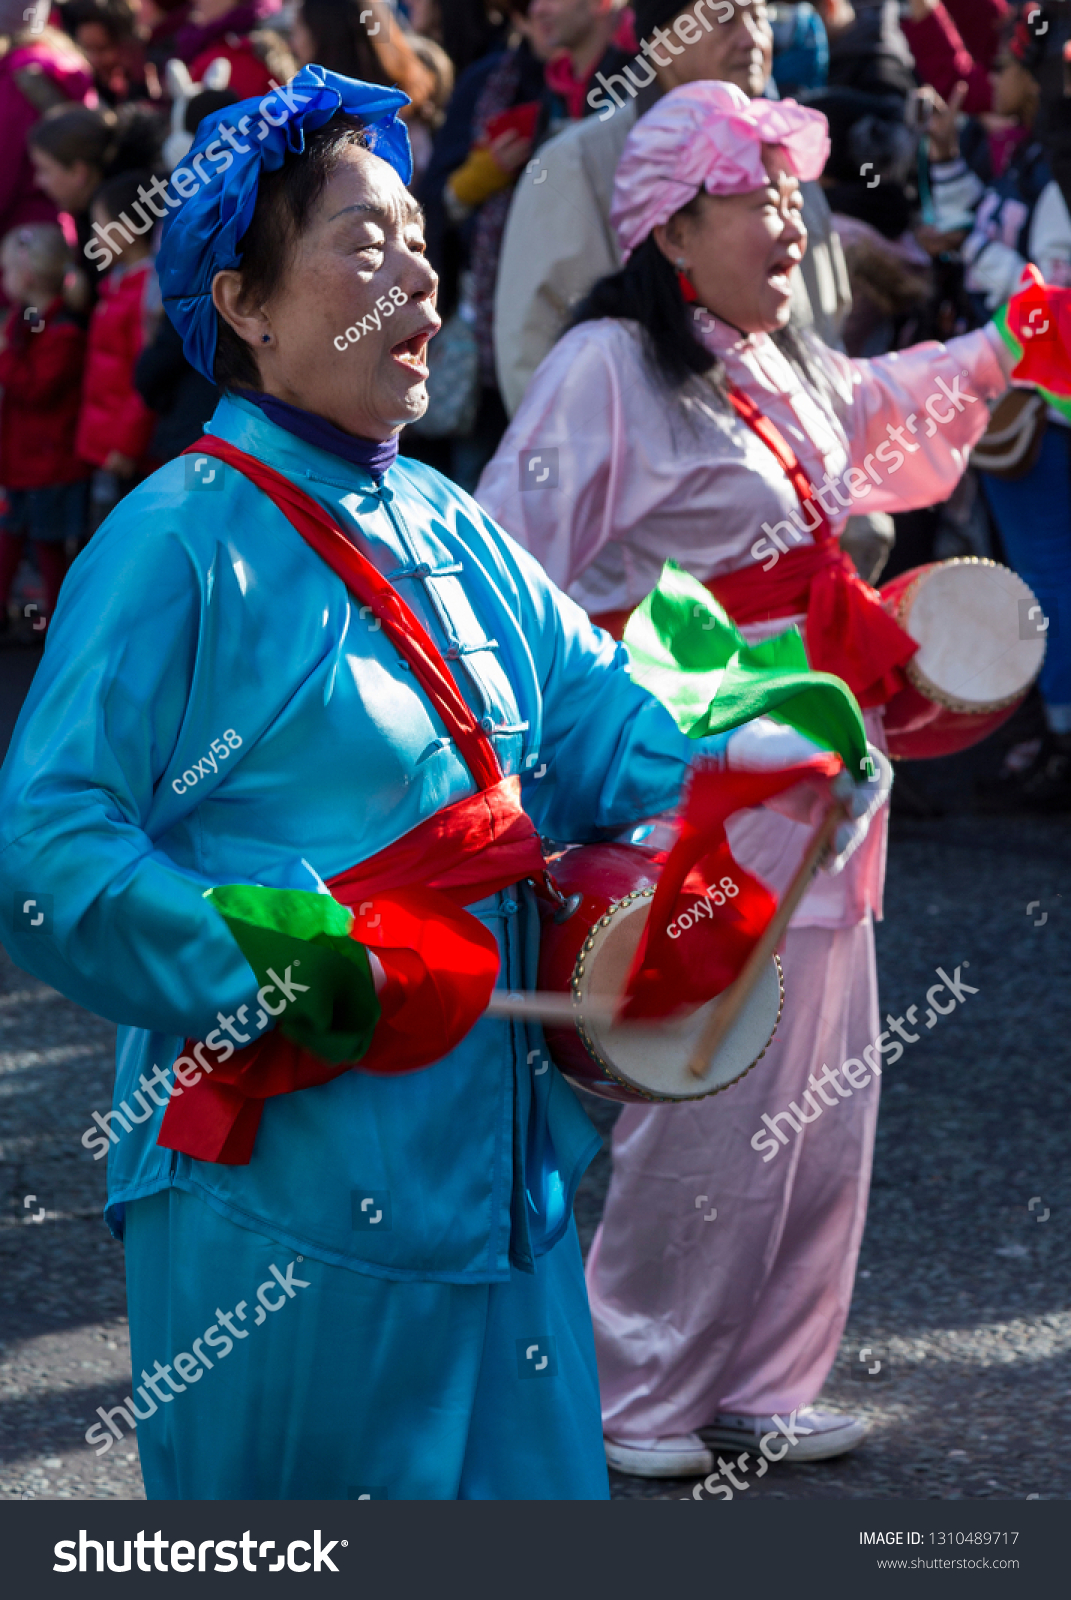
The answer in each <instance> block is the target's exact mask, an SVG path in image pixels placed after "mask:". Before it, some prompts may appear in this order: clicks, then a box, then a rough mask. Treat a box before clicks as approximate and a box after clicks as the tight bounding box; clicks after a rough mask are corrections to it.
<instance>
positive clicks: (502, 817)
mask: <svg viewBox="0 0 1071 1600" xmlns="http://www.w3.org/2000/svg"><path fill="white" fill-rule="evenodd" d="M191 450H192V451H195V452H196V453H198V454H200V455H213V456H217V457H219V458H220V459H221V460H223V461H225V462H227V463H228V464H229V465H230V466H232V467H235V468H236V469H237V470H238V471H239V472H243V473H245V474H246V476H248V477H249V478H251V479H252V480H253V482H254V483H256V484H257V485H258V486H259V487H260V488H261V489H263V490H264V492H265V493H266V494H268V495H269V496H270V497H271V499H272V500H274V502H275V504H276V505H277V506H278V507H279V509H280V510H281V511H282V512H283V513H284V514H285V515H286V516H287V517H288V518H289V520H290V521H291V522H292V524H293V525H294V527H295V528H296V529H297V530H298V532H299V533H300V534H301V535H302V537H303V538H305V539H306V540H307V541H308V543H309V544H310V545H312V547H313V549H315V550H316V551H317V553H318V554H319V555H321V556H322V557H323V559H324V560H325V561H326V562H327V563H328V565H329V566H330V567H331V568H332V570H333V571H334V572H336V573H337V574H338V576H339V577H340V578H342V580H343V581H344V582H345V584H346V585H347V587H348V588H349V589H350V591H351V592H352V593H353V594H354V595H355V596H356V597H357V599H358V600H360V601H362V602H363V603H364V604H366V605H368V606H369V607H370V608H371V609H372V611H373V612H374V614H375V615H376V616H377V617H378V618H379V619H380V620H381V622H382V624H383V631H384V632H385V633H386V634H387V636H388V637H389V638H390V640H391V642H392V643H393V644H394V645H395V646H396V647H397V649H398V650H399V652H400V653H401V654H402V655H403V656H404V657H405V659H406V660H407V661H408V662H409V664H410V665H411V667H412V669H413V672H414V675H415V676H416V677H417V679H418V681H419V682H420V683H421V685H422V686H423V688H424V689H425V690H426V692H427V694H428V696H429V698H430V700H431V702H432V704H433V705H434V707H435V709H436V710H437V711H438V713H439V715H440V717H441V718H442V721H443V724H444V726H445V727H446V730H447V733H448V734H449V735H450V737H451V738H452V739H453V740H454V742H455V744H456V745H457V748H458V750H459V752H460V753H461V754H462V755H463V757H464V759H465V761H466V764H467V765H468V766H469V768H470V770H471V771H472V773H473V777H474V778H475V780H476V782H477V784H478V785H479V788H478V791H477V793H476V794H474V795H470V796H468V797H466V798H465V799H462V800H458V801H456V802H455V803H454V804H453V805H450V806H447V807H445V808H444V809H443V810H442V811H439V812H437V813H436V814H435V815H434V816H431V817H429V818H427V819H426V821H424V822H422V823H421V824H420V825H419V826H418V827H416V828H414V829H413V830H412V831H411V832H410V833H408V834H405V835H404V836H403V837H402V838H401V839H398V840H396V841H395V843H394V844H392V845H389V846H388V847H387V848H386V849H384V850H380V851H378V852H377V854H376V855H374V856H370V857H369V858H368V859H367V860H365V861H362V862H359V863H358V864H357V865H355V866H353V867H350V868H348V869H347V870H346V871H345V872H341V873H339V874H338V875H337V876H336V877H334V878H331V879H329V880H328V884H327V887H328V888H329V889H330V890H331V892H332V894H333V895H334V897H335V899H336V900H338V901H340V902H341V903H342V904H343V905H346V906H348V907H350V908H351V909H353V910H354V913H355V915H354V923H353V929H352V934H353V937H354V938H355V939H357V940H359V942H360V943H361V944H363V945H365V946H366V947H368V948H369V949H374V950H375V951H376V954H377V955H378V956H379V959H380V961H381V962H382V964H383V967H384V970H385V972H386V974H387V978H388V983H387V987H386V989H385V991H384V992H383V994H381V995H380V1005H381V1008H382V1015H381V1017H380V1020H379V1022H378V1023H377V1025H376V1030H375V1034H374V1036H373V1039H372V1043H371V1045H370V1046H369V1049H368V1050H367V1051H366V1053H365V1055H364V1056H363V1057H362V1058H361V1060H360V1063H359V1064H360V1067H361V1070H362V1071H368V1072H379V1073H393V1072H404V1071H411V1070H413V1069H414V1068H417V1067H421V1066H427V1065H429V1064H430V1063H431V1062H432V1061H437V1060H438V1059H440V1057H442V1056H443V1055H446V1054H447V1053H448V1052H449V1051H450V1050H452V1049H453V1048H454V1047H455V1046H456V1045H457V1044H459V1043H460V1042H461V1040H462V1039H463V1038H464V1037H465V1035H466V1034H467V1033H468V1031H469V1030H470V1028H471V1027H472V1026H473V1024H474V1023H475V1022H476V1020H477V1018H478V1017H479V1016H480V1015H481V1014H482V1012H483V1011H484V1010H485V1008H486V1006H487V1001H488V999H489V997H490V994H491V990H492V989H493V988H494V985H495V981H496V978H497V975H498V964H499V963H498V946H497V943H496V941H495V938H494V935H493V934H492V933H491V932H490V931H489V930H488V929H486V928H485V927H484V926H483V924H482V923H481V922H480V921H479V920H478V919H477V918H476V917H473V916H472V915H470V914H469V913H468V912H466V911H464V910H462V907H463V906H465V905H472V904H474V903H475V902H476V901H478V900H482V899H484V898H485V897H486V896H487V895H490V894H494V893H495V892H496V891H498V890H500V889H504V888H506V887H507V886H508V885H509V884H512V883H516V882H518V881H519V880H521V879H523V878H526V877H534V876H539V875H541V874H542V872H543V869H544V862H543V852H542V849H541V847H540V843H539V837H538V835H537V833H536V830H535V827H534V825H533V823H532V822H531V820H530V818H529V817H528V816H527V815H526V814H525V812H524V811H523V810H522V808H521V802H520V781H519V779H517V778H515V777H513V778H504V777H503V776H502V769H501V767H500V765H499V762H498V757H497V756H496V754H495V750H494V747H493V745H492V744H491V742H490V740H489V739H488V738H487V736H486V734H485V733H484V731H483V729H482V728H480V726H479V724H478V723H477V721H476V719H475V717H474V716H473V713H472V711H471V709H470V708H469V706H468V705H467V704H466V703H465V701H464V699H463V698H462V696H461V694H460V692H459V690H458V688H457V685H456V684H455V683H454V680H453V678H452V677H451V675H450V671H449V668H448V667H447V665H446V662H445V661H444V659H443V656H442V654H441V652H440V651H439V650H438V648H437V646H436V645H435V643H434V641H433V640H432V639H431V637H430V635H429V634H428V633H427V632H426V630H425V629H424V627H423V626H422V624H421V623H420V621H419V620H418V618H417V617H416V616H415V615H414V614H413V612H412V611H411V610H410V609H409V607H408V606H407V605H406V604H405V602H404V600H403V599H402V598H401V596H400V595H399V594H398V593H397V591H396V590H395V589H394V588H393V587H392V585H391V584H390V583H388V581H387V580H386V579H385V578H384V577H383V576H382V575H381V574H380V573H379V572H378V571H377V570H376V569H375V567H373V566H372V564H371V562H369V561H367V560H366V558H365V557H364V556H362V555H361V553H360V552H359V551H358V550H357V549H355V547H354V546H353V545H352V544H351V543H350V541H349V540H348V539H347V538H346V536H345V534H344V533H343V532H342V530H341V528H339V527H338V525H337V524H336V523H334V522H333V521H332V519H331V518H330V517H329V515H328V514H327V512H326V511H324V510H323V508H322V507H321V506H319V505H317V503H316V502H315V501H313V500H312V499H311V498H310V497H309V496H307V495H306V494H304V493H303V492H302V491H301V490H300V489H298V488H297V487H296V486H295V485H294V484H292V483H291V482H290V481H289V480H288V479H286V478H284V477H283V476H282V475H281V474H280V473H277V472H275V471H274V470H273V469H272V468H271V467H268V466H266V465H265V464H264V463H263V462H261V461H257V460H256V459H255V458H254V457H252V456H249V455H247V454H246V453H245V452H244V451H241V450H238V449H236V448H235V447H234V446H233V445H230V444H227V443H226V442H225V441H224V440H221V439H214V438H203V439H201V440H200V441H199V442H198V443H197V444H195V445H193V446H191ZM187 453H189V452H187ZM232 1020H233V1019H232ZM183 1055H184V1056H185V1057H187V1058H188V1059H189V1067H188V1072H189V1073H190V1074H192V1073H196V1072H199V1071H200V1070H202V1069H203V1070H204V1073H205V1076H202V1077H200V1078H199V1079H197V1080H194V1081H193V1082H192V1083H191V1084H190V1085H189V1086H188V1087H184V1088H183V1090H182V1092H181V1094H177V1095H176V1096H175V1097H174V1098H173V1099H171V1100H169V1102H168V1106H167V1110H166V1112H165V1114H164V1119H163V1123H162V1126H161V1130H160V1136H159V1139H158V1141H157V1142H158V1143H159V1144H161V1145H163V1146H164V1147H165V1148H167V1149H171V1150H181V1151H183V1152H184V1153H185V1154H187V1155H190V1156H193V1157H195V1158H196V1159H197V1160H201V1161H218V1162H223V1163H226V1164H229V1165H244V1164H245V1163H247V1162H248V1161H249V1159H250V1157H251V1155H252V1151H253V1142H254V1140H255V1138H256V1133H257V1128H258V1126H259V1124H260V1117H261V1112H262V1110H263V1105H264V1101H265V1099H268V1098H270V1097H271V1096H273V1095H277V1094H290V1093H293V1092H294V1091H295V1090H297V1089H308V1088H313V1087H315V1086H316V1085H318V1084H323V1083H328V1082H330V1080H331V1079H333V1078H336V1077H338V1076H339V1075H340V1074H341V1073H343V1072H349V1071H350V1070H351V1069H352V1066H353V1063H342V1064H336V1063H331V1062H327V1061H324V1060H321V1059H320V1058H319V1057H317V1056H314V1055H312V1054H310V1052H309V1051H307V1050H305V1049H303V1048H301V1047H300V1046H299V1045H296V1044H294V1043H293V1042H292V1041H290V1040H289V1039H286V1038H284V1037H283V1035H282V1034H280V1033H279V1032H278V1031H276V1032H272V1033H268V1034H265V1035H264V1036H263V1037H261V1038H260V1039H258V1040H255V1041H253V1042H252V1043H250V1044H248V1045H246V1046H244V1047H243V1048H241V1049H239V1050H237V1051H235V1053H234V1055H233V1056H231V1057H230V1059H229V1060H227V1061H225V1062H214V1061H213V1060H212V1059H211V1058H212V1051H211V1050H209V1049H208V1047H207V1046H205V1045H204V1044H201V1043H195V1042H194V1041H191V1040H187V1041H186V1044H185V1045H184V1047H183ZM180 1060H181V1058H180ZM178 1065H179V1063H176V1067H178ZM209 1074H210V1075H209ZM176 1075H177V1074H176ZM179 1081H180V1082H181V1081H182V1078H180V1079H179Z"/></svg>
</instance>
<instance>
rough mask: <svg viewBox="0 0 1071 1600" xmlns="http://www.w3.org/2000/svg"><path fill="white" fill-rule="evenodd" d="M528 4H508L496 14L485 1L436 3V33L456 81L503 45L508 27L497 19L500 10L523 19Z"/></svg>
mask: <svg viewBox="0 0 1071 1600" xmlns="http://www.w3.org/2000/svg"><path fill="white" fill-rule="evenodd" d="M529 4H530V0H508V3H507V4H505V5H503V6H502V7H500V8H499V9H498V10H496V9H495V7H493V6H489V5H487V4H486V3H485V0H440V3H439V33H440V35H441V37H442V44H443V49H444V50H445V51H446V53H447V55H448V56H449V57H450V60H451V61H452V62H453V63H454V72H455V74H456V76H457V77H459V78H460V76H461V74H462V73H463V72H464V71H465V68H466V67H469V66H471V65H472V63H473V62H474V61H479V60H481V58H482V57H483V56H485V55H487V54H488V52H489V51H491V50H495V49H500V48H501V47H502V45H503V44H504V43H505V39H506V36H507V34H508V33H509V25H508V21H507V19H506V18H504V17H503V16H502V15H501V12H502V11H503V10H504V11H507V12H510V13H512V12H520V13H521V15H522V16H526V15H527V14H528V6H529ZM492 13H493V15H492Z"/></svg>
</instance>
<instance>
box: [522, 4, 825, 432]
mask: <svg viewBox="0 0 1071 1600" xmlns="http://www.w3.org/2000/svg"><path fill="white" fill-rule="evenodd" d="M633 13H634V17H635V24H636V36H637V38H638V39H640V40H641V44H640V49H639V52H638V54H637V55H636V56H635V57H634V59H633V60H632V61H631V62H630V63H629V64H628V65H627V66H625V67H624V68H623V69H622V72H621V73H613V74H610V75H609V76H606V75H603V78H602V81H600V79H599V74H596V81H595V84H594V85H593V87H592V88H591V90H589V98H590V99H591V104H592V107H593V109H594V110H595V112H596V113H597V114H596V115H595V116H590V117H585V118H584V119H583V121H581V122H579V123H577V124H576V125H575V126H573V127H570V128H567V129H566V130H565V131H564V132H563V133H561V134H559V135H558V137H557V138H556V139H553V140H551V141H550V142H549V143H548V144H546V145H545V146H544V147H543V148H542V149H541V150H540V151H539V153H538V156H537V157H536V159H535V160H534V161H532V162H530V163H529V169H530V170H528V171H527V172H526V173H525V175H524V176H523V177H522V179H521V181H520V183H519V184H518V185H517V188H516V190H515V192H514V198H513V204H512V207H511V209H510V216H509V220H508V222H507V224H506V233H505V238H504V241H503V246H502V256H501V259H500V263H499V272H498V288H497V293H496V298H495V358H496V364H497V368H498V380H499V387H500V388H501V390H502V396H503V399H504V401H505V404H506V409H507V411H508V412H509V413H510V415H511V416H512V414H513V413H514V412H515V411H516V409H517V407H518V406H519V405H520V402H521V399H522V398H523V395H524V391H525V389H526V387H527V385H528V382H529V380H530V379H531V377H532V374H533V373H534V372H535V369H536V368H537V367H538V365H539V363H540V362H541V361H542V360H543V358H544V356H545V355H546V354H547V353H548V351H549V350H550V348H551V346H552V345H553V344H554V342H555V340H556V339H557V338H558V336H559V334H560V333H561V332H562V331H563V329H564V327H565V323H566V320H567V318H568V314H569V310H570V308H571V306H572V305H574V304H575V303H576V302H577V301H579V299H580V298H581V297H582V296H583V295H584V294H586V292H587V291H588V290H589V289H590V288H591V286H592V284H593V283H595V282H596V280H597V279H598V278H600V277H604V276H606V275H607V274H609V273H612V272H616V271H617V270H618V268H619V267H620V265H621V260H620V255H619V252H618V247H617V243H616V239H615V236H614V230H613V228H612V227H611V226H610V199H611V195H612V191H613V181H614V172H615V170H616V167H617V163H618V158H619V157H620V154H621V151H622V148H623V147H624V143H625V139H626V137H627V135H628V132H629V129H630V128H631V127H632V126H633V124H634V123H635V121H636V118H637V117H639V116H642V115H643V113H644V112H645V111H646V110H648V109H649V107H650V106H652V105H653V104H654V103H655V101H656V100H657V99H658V98H659V96H660V95H662V94H665V93H666V92H667V91H668V90H670V89H673V88H676V87H677V86H678V85H680V84H684V83H695V82H698V81H701V80H703V79H715V80H720V81H722V82H727V83H735V84H736V85H737V87H738V88H740V89H743V91H744V93H745V94H747V95H749V96H750V97H751V98H752V99H757V98H758V97H759V96H760V95H762V94H763V93H764V92H765V91H766V86H767V83H768V82H769V78H770V65H771V60H772V53H773V35H772V33H771V30H770V25H769V20H768V17H767V11H766V4H765V0H743V3H735V0H690V3H689V4H688V5H686V6H682V5H681V4H680V0H635V3H634V5H633ZM804 201H805V206H804V219H805V221H806V224H807V231H808V234H809V235H810V241H811V242H810V247H809V249H808V252H807V260H806V263H805V265H804V268H803V273H802V280H801V284H800V288H799V291H798V293H797V295H796V297H795V302H794V305H793V322H794V324H795V325H796V326H802V327H813V328H814V330H815V332H816V333H817V334H818V335H819V336H820V337H821V338H822V339H824V340H825V341H826V343H832V344H834V345H835V344H838V343H839V329H840V326H841V323H842V322H843V319H844V316H845V314H846V312H847V309H848V305H849V290H848V279H847V272H846V269H845V266H844V259H843V255H842V253H841V250H840V244H839V241H838V240H837V237H836V235H835V234H834V233H833V231H832V226H831V221H830V212H829V207H828V205H827V204H826V202H825V199H824V197H823V195H822V192H821V190H820V188H819V187H818V185H817V184H806V185H805V186H804Z"/></svg>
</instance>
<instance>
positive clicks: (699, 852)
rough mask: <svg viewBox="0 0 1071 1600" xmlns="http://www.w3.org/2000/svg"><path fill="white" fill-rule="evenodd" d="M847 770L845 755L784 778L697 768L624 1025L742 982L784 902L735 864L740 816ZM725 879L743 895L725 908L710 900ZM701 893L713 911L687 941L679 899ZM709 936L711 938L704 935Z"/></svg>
mask: <svg viewBox="0 0 1071 1600" xmlns="http://www.w3.org/2000/svg"><path fill="white" fill-rule="evenodd" d="M843 770H844V763H843V762H842V761H841V759H840V757H839V756H835V755H832V754H830V755H819V756H816V757H815V758H814V760H813V761H808V762H807V763H806V764H804V765H802V766H798V767H787V768H785V769H783V770H782V771H780V772H722V771H720V770H719V768H717V767H716V766H713V765H702V766H697V767H696V768H695V769H694V770H693V772H692V777H691V780H690V783H689V788H688V797H687V801H686V804H685V808H684V815H683V817H682V819H681V828H680V833H679V834H678V836H677V841H676V843H675V844H674V846H673V849H672V850H671V851H670V853H669V856H668V858H667V860H666V864H665V866H664V868H663V869H662V874H661V876H660V878H659V880H658V887H657V889H656V890H655V893H654V898H653V899H652V901H651V911H650V915H649V916H648V918H647V926H646V929H645V931H644V935H643V938H642V939H641V940H640V944H639V948H638V949H637V951H636V956H635V960H634V961H633V965H632V971H631V972H630V973H629V979H628V983H627V985H626V988H625V994H626V1000H625V1003H624V1005H623V1006H622V1008H621V1015H622V1017H623V1018H629V1019H631V1020H634V1021H641V1020H645V1019H650V1018H656V1017H665V1016H669V1015H671V1014H672V1013H673V1012H675V1011H678V1010H680V1009H682V1007H685V1006H688V1005H698V1004H700V1003H702V1001H704V1000H708V999H709V998H710V996H711V995H712V994H720V993H721V992H722V990H723V989H727V988H728V986H729V984H730V983H732V982H733V980H734V979H735V978H737V977H738V976H739V974H740V972H741V971H742V970H743V967H744V963H745V962H746V961H747V958H748V956H749V955H750V954H751V952H752V950H753V949H754V947H755V945H756V944H757V943H758V941H759V939H760V938H761V937H762V935H763V933H764V932H765V931H766V928H767V927H768V925H769V923H770V920H771V918H772V917H773V914H774V912H775V910H776V909H777V902H776V900H775V899H774V897H773V895H772V894H771V893H770V891H769V890H768V889H767V888H766V887H765V886H764V885H763V884H762V883H761V882H760V881H759V879H758V878H756V877H754V876H753V875H752V874H751V873H749V872H746V871H745V870H744V869H743V867H741V866H740V865H739V864H738V863H737V862H736V861H734V859H733V857H732V854H731V853H730V850H729V843H728V840H727V838H726V835H725V823H726V819H727V818H728V817H730V816H731V815H732V814H733V812H735V811H745V810H748V809H749V808H750V807H752V806H759V805H762V804H763V803H764V802H765V801H767V800H769V799H772V797H773V796H774V795H778V794H783V793H784V791H785V790H786V789H791V788H792V787H793V786H794V785H795V784H797V783H806V782H811V783H814V782H818V783H825V782H827V781H828V780H830V779H832V778H835V777H836V776H837V774H838V773H839V772H842V771H843ZM723 877H728V878H730V879H731V880H732V882H733V884H734V886H735V887H736V888H737V890H738V893H737V894H735V895H732V896H727V897H726V900H725V904H724V905H723V906H718V905H717V904H716V903H714V902H713V900H712V898H711V896H710V895H708V894H707V892H706V891H707V888H708V885H709V886H712V887H717V886H718V885H720V883H721V880H722V878H723ZM687 893H694V894H695V895H696V896H697V900H696V901H693V902H692V905H693V906H696V905H697V904H698V903H699V902H700V901H702V902H703V904H704V905H705V907H707V908H708V909H704V910H703V912H702V914H701V916H700V915H697V916H696V918H695V923H694V926H693V927H692V928H691V929H688V930H686V933H685V936H683V937H682V936H674V934H673V933H672V932H671V931H670V930H671V929H672V928H673V927H674V920H671V919H676V918H679V916H680V914H681V910H682V909H688V908H682V907H681V906H680V902H679V897H680V896H681V895H682V894H687ZM704 930H706V931H707V937H706V938H703V937H702V933H703V931H704Z"/></svg>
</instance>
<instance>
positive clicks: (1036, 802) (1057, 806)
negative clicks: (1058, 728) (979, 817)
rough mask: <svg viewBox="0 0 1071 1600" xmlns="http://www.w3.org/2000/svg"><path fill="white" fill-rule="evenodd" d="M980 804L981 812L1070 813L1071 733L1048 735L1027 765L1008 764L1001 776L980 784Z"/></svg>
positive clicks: (978, 790)
mask: <svg viewBox="0 0 1071 1600" xmlns="http://www.w3.org/2000/svg"><path fill="white" fill-rule="evenodd" d="M1017 749H1018V750H1022V751H1024V753H1025V749H1026V747H1024V746H1020V747H1017ZM1009 755H1011V756H1012V757H1014V756H1015V755H1016V751H1010V752H1009ZM977 801H978V809H979V810H981V811H998V812H1010V811H1033V812H1039V813H1046V812H1054V811H1071V734H1068V733H1046V734H1045V736H1044V738H1043V739H1042V740H1041V741H1040V742H1039V743H1038V745H1037V748H1036V750H1035V751H1034V752H1033V754H1032V756H1031V757H1030V758H1029V759H1027V761H1026V764H1025V765H1020V764H1019V763H1017V762H1014V761H1013V763H1012V764H1011V765H1010V766H1009V765H1008V764H1007V763H1006V764H1005V768H1004V770H1003V771H1002V772H1001V773H1000V775H999V777H997V778H992V779H989V780H987V781H985V782H982V783H979V785H978V788H977Z"/></svg>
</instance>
